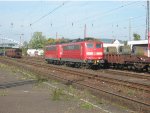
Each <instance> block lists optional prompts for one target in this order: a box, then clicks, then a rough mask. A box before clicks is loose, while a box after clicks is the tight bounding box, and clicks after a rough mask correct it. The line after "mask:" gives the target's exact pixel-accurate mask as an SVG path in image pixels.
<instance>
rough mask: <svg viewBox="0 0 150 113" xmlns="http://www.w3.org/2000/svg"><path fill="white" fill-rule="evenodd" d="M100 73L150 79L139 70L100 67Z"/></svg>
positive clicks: (39, 59) (42, 61) (38, 60)
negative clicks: (138, 71)
mask: <svg viewBox="0 0 150 113" xmlns="http://www.w3.org/2000/svg"><path fill="white" fill-rule="evenodd" d="M24 59H25V60H27V59H30V60H32V61H35V62H40V63H45V59H44V58H42V57H24ZM94 71H97V72H99V73H101V72H102V71H103V73H106V74H114V75H118V74H119V75H121V76H129V77H135V78H141V79H148V80H150V75H149V74H147V73H137V72H131V71H127V70H116V69H99V70H94Z"/></svg>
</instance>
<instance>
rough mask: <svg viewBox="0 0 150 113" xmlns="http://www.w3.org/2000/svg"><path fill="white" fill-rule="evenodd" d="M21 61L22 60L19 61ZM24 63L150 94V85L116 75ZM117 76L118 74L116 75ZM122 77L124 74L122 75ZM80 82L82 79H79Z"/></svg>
mask: <svg viewBox="0 0 150 113" xmlns="http://www.w3.org/2000/svg"><path fill="white" fill-rule="evenodd" d="M19 60H20V59H19ZM20 61H21V62H23V63H27V64H30V65H33V64H34V65H36V66H41V65H42V67H43V68H45V69H48V70H55V71H59V72H61V73H67V74H70V75H74V76H80V77H81V78H82V80H84V79H95V80H99V81H104V82H108V83H111V84H116V85H122V86H126V87H130V88H135V89H138V90H143V91H146V92H148V93H150V88H149V87H150V84H145V83H140V82H134V81H129V80H123V79H119V78H120V77H119V76H118V77H116V75H115V76H114V77H112V76H109V75H108V74H107V76H106V74H104V73H103V74H104V75H103V74H93V73H87V72H82V71H77V70H73V69H66V68H65V69H64V68H61V67H58V66H52V65H47V64H41V63H39V62H38V63H37V62H33V61H27V60H20ZM115 74H116V73H115ZM120 76H122V74H121V75H120ZM79 81H80V79H79Z"/></svg>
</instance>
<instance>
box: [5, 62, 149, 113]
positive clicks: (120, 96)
mask: <svg viewBox="0 0 150 113" xmlns="http://www.w3.org/2000/svg"><path fill="white" fill-rule="evenodd" d="M8 60H9V62H12V59H7V61H6V62H8ZM16 61H21V60H16ZM3 62H5V61H4V60H3ZM13 62H14V61H13ZM17 63H24V64H25V63H26V64H28V65H34V66H37V68H40V67H41V65H42V67H43V68H46V67H47V64H46V65H43V64H37V63H34V62H31V61H21V62H17ZM56 67H58V66H49V67H48V68H46V69H49V70H53V71H54V69H55V72H56V71H59V72H60V71H61V72H60V73H65V72H66V73H68V74H72V75H75V74H76V75H77V74H79V76H80V79H76V80H74V79H73V80H70V79H68V78H65V77H63V76H60V75H57V74H53V73H47V75H51V76H53V77H55V78H57V79H60V80H63V81H65V82H67V83H68V82H69V83H70V82H71V84H73V85H74V84H76V85H81V86H84V87H88V88H90V89H91V90H96V91H98V92H101V93H104V94H107V95H110V96H113V97H115V98H119V99H123V100H126V101H128V102H127V103H129V102H132V103H134V104H135V103H136V105H138V106H140V107H141V108H142V109H144V110H145V111H146V112H147V111H149V108H150V104H149V103H145V102H141V101H138V100H135V99H133V98H129V97H125V96H122V95H119V94H116V93H112V92H109V91H107V90H104V89H100V88H98V87H95V86H92V85H91V84H84V83H82V82H80V80H81V81H82V80H84V79H85V78H83V77H81V76H83V74H84V76H85V74H86V76H85V77H86V78H88V79H99V77H98V76H97V75H91V74H90V76H89V75H87V73H84V72H83V73H80V72H76V71H73V70H69V71H68V70H67V71H66V70H65V69H62V68H61V67H59V68H56ZM45 73H46V72H45ZM102 81H103V80H102ZM146 91H148V92H149V90H146ZM147 113H148V112H147Z"/></svg>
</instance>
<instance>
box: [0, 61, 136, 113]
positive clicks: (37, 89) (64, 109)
mask: <svg viewBox="0 0 150 113" xmlns="http://www.w3.org/2000/svg"><path fill="white" fill-rule="evenodd" d="M30 75H31V73H28V72H22V71H20V70H18V69H16V68H10V67H7V66H5V65H3V64H1V63H0V84H3V83H6V82H7V83H8V82H12V81H13V82H17V81H20V80H28V79H33V78H35V77H34V76H30ZM89 102H92V103H89ZM0 113H131V111H129V110H127V109H126V108H123V107H120V106H116V105H111V104H109V103H108V102H106V101H105V100H98V99H97V98H96V97H94V96H92V95H90V94H88V92H86V91H79V90H76V89H74V88H72V87H68V86H65V85H63V84H61V83H58V82H57V81H53V80H52V81H49V82H44V83H40V82H39V83H36V84H28V85H23V86H17V87H11V88H7V89H0ZM132 113H133V112H132Z"/></svg>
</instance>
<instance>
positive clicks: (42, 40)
mask: <svg viewBox="0 0 150 113" xmlns="http://www.w3.org/2000/svg"><path fill="white" fill-rule="evenodd" d="M46 42H47V40H46V37H45V36H43V35H42V32H34V34H33V36H32V38H31V40H30V42H29V47H30V48H33V49H38V48H43V47H44V46H45V44H46Z"/></svg>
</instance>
